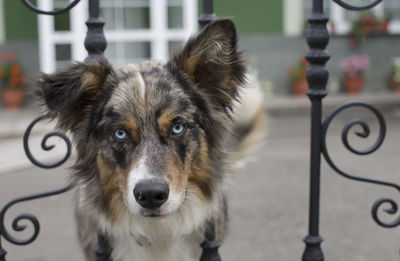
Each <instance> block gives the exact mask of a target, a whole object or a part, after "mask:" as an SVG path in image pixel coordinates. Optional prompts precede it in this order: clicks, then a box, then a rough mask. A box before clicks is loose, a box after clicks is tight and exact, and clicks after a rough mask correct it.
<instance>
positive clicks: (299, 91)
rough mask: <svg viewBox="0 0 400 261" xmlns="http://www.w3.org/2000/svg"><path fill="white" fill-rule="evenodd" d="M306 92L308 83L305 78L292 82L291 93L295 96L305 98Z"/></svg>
mask: <svg viewBox="0 0 400 261" xmlns="http://www.w3.org/2000/svg"><path fill="white" fill-rule="evenodd" d="M307 90H308V83H307V80H306V79H305V78H302V79H300V80H299V81H296V82H292V93H293V94H294V95H295V96H305V95H306V94H307Z"/></svg>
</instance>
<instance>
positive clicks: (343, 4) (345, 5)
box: [333, 0, 383, 11]
mask: <svg viewBox="0 0 400 261" xmlns="http://www.w3.org/2000/svg"><path fill="white" fill-rule="evenodd" d="M333 1H334V2H335V3H337V4H338V5H340V6H341V7H343V8H345V9H348V10H353V11H361V10H366V9H370V8H372V7H374V6H376V5H377V4H379V3H380V2H382V1H383V0H375V1H373V2H371V3H368V4H365V5H360V6H355V5H351V4H348V3H346V2H343V1H342V0H333Z"/></svg>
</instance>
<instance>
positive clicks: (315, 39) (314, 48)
mask: <svg viewBox="0 0 400 261" xmlns="http://www.w3.org/2000/svg"><path fill="white" fill-rule="evenodd" d="M308 22H309V24H310V28H309V30H308V31H307V35H306V39H307V44H308V46H309V47H310V50H309V51H308V53H307V55H306V59H307V61H308V62H309V63H310V65H309V67H308V69H307V82H308V85H309V89H308V91H307V95H308V97H309V99H310V101H311V158H310V202H309V204H310V205H309V225H308V227H309V228H308V229H309V231H308V233H309V234H308V235H307V237H306V238H305V239H304V242H305V243H306V249H305V251H304V253H303V261H323V260H324V255H323V252H322V249H321V243H322V237H321V236H320V235H319V212H320V209H319V207H320V178H321V125H322V99H323V98H324V97H325V96H326V94H327V93H326V90H325V89H326V83H327V81H328V77H329V73H328V70H327V69H326V68H325V63H326V62H327V61H328V60H329V54H328V53H327V52H326V51H325V48H326V46H327V44H328V42H329V33H328V30H327V28H326V24H327V22H328V18H327V17H326V16H325V15H324V13H323V2H322V0H313V8H312V15H311V17H310V18H309V19H308Z"/></svg>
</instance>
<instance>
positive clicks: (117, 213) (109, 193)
mask: <svg viewBox="0 0 400 261" xmlns="http://www.w3.org/2000/svg"><path fill="white" fill-rule="evenodd" d="M97 166H98V168H99V176H100V183H101V187H102V190H103V197H104V201H105V204H106V210H107V214H108V215H109V216H110V217H111V220H112V222H118V221H119V220H120V219H121V217H122V216H123V214H124V212H125V211H126V207H125V204H124V200H123V193H124V191H125V190H126V185H127V184H126V178H125V176H126V175H125V174H124V173H122V172H121V171H119V170H116V172H115V171H113V170H112V169H111V168H110V167H109V166H108V165H107V164H106V163H105V162H104V161H103V159H102V157H101V153H100V152H99V153H98V154H97Z"/></svg>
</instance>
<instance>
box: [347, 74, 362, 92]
mask: <svg viewBox="0 0 400 261" xmlns="http://www.w3.org/2000/svg"><path fill="white" fill-rule="evenodd" d="M363 83H364V79H363V77H362V76H361V75H354V76H353V75H346V76H345V78H344V88H345V90H346V92H347V93H348V94H358V93H360V92H361V89H362V86H363Z"/></svg>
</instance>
